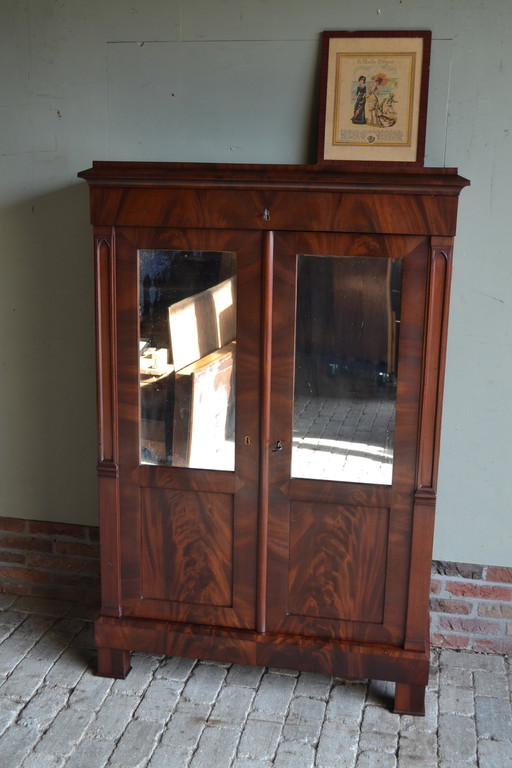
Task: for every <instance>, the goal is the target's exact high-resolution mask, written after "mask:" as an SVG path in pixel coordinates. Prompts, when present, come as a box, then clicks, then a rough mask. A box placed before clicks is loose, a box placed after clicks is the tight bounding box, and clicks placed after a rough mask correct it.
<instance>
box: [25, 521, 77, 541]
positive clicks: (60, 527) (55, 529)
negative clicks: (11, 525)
mask: <svg viewBox="0 0 512 768" xmlns="http://www.w3.org/2000/svg"><path fill="white" fill-rule="evenodd" d="M29 531H30V533H35V534H38V535H40V536H68V537H70V538H72V539H85V538H87V536H86V528H85V526H83V525H74V524H73V523H49V522H46V521H45V520H31V521H30V522H29Z"/></svg>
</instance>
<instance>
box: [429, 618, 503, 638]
mask: <svg viewBox="0 0 512 768" xmlns="http://www.w3.org/2000/svg"><path fill="white" fill-rule="evenodd" d="M438 623H439V629H448V630H450V631H452V632H468V633H469V634H472V635H473V634H477V635H486V636H488V635H499V634H500V633H501V624H500V622H499V621H485V620H479V619H460V618H459V617H458V616H439V617H438Z"/></svg>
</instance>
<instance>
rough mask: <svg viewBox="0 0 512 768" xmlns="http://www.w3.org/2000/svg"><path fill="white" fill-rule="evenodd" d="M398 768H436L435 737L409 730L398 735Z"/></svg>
mask: <svg viewBox="0 0 512 768" xmlns="http://www.w3.org/2000/svg"><path fill="white" fill-rule="evenodd" d="M398 765H399V768H437V735H436V734H435V733H433V732H430V731H416V730H413V729H411V730H410V731H406V732H405V733H402V734H401V735H400V742H399V746H398Z"/></svg>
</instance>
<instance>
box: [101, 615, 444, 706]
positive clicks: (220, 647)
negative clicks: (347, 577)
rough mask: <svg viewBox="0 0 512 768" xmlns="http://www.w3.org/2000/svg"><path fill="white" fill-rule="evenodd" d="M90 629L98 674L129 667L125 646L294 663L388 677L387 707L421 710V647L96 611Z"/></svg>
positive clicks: (425, 660)
mask: <svg viewBox="0 0 512 768" xmlns="http://www.w3.org/2000/svg"><path fill="white" fill-rule="evenodd" d="M95 629H96V632H95V639H96V646H97V648H98V674H99V675H102V676H104V677H116V678H123V677H126V675H127V674H128V672H129V670H130V651H139V652H146V653H154V654H162V655H166V656H184V657H187V658H199V659H209V660H211V661H221V662H225V663H226V662H227V663H232V664H248V665H252V666H261V667H279V668H283V669H298V670H301V671H307V672H322V673H324V674H329V675H335V676H336V677H345V678H349V679H350V678H355V679H373V680H388V681H390V682H394V683H396V695H395V705H394V710H393V711H394V712H396V713H399V714H409V715H423V714H425V687H426V684H427V682H428V674H429V656H428V654H427V653H422V652H419V651H406V650H404V649H402V648H396V647H393V646H377V645H375V646H373V645H371V644H367V645H365V644H362V643H343V642H337V641H334V640H329V639H324V638H312V637H304V636H291V635H282V634H277V633H265V634H260V633H258V632H252V631H247V630H234V629H226V628H222V627H209V626H202V625H194V624H178V623H174V622H167V621H155V620H152V619H131V618H110V617H101V618H99V619H98V620H97V622H96V628H95Z"/></svg>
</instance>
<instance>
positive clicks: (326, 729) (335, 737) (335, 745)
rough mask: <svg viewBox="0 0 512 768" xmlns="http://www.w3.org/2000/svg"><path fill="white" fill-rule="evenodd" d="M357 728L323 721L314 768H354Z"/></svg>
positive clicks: (357, 740)
mask: <svg viewBox="0 0 512 768" xmlns="http://www.w3.org/2000/svg"><path fill="white" fill-rule="evenodd" d="M358 744H359V728H357V727H356V726H352V727H351V726H348V725H343V724H340V723H337V722H335V721H334V720H325V721H324V724H323V728H322V731H321V733H320V740H319V742H318V748H317V753H316V768H354V766H355V763H356V756H357V748H358Z"/></svg>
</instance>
